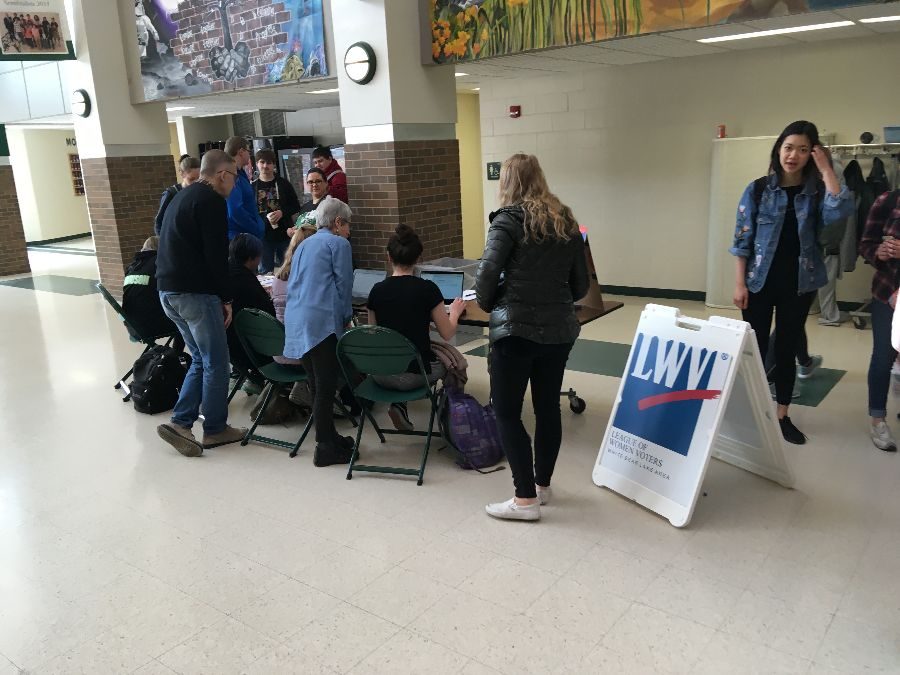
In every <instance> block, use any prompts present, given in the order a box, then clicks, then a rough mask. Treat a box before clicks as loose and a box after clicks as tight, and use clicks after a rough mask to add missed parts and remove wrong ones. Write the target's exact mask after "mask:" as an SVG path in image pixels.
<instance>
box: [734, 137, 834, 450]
mask: <svg viewBox="0 0 900 675" xmlns="http://www.w3.org/2000/svg"><path fill="white" fill-rule="evenodd" d="M851 201H852V200H851V199H850V197H849V193H848V192H847V189H846V187H843V188H842V186H841V183H840V181H839V180H838V178H837V176H836V175H835V173H834V169H833V168H832V166H831V158H830V157H829V155H828V152H827V151H826V150H825V149H824V148H823V147H822V146H821V144H820V142H819V131H818V129H817V128H816V125H815V124H813V123H811V122H807V121H805V120H800V121H798V122H794V123H792V124H789V125H788V126H787V127H786V128H785V129H784V131H782V132H781V135H780V136H779V137H778V139H777V140H776V141H775V144H774V146H773V147H772V155H771V159H770V163H769V175H768V176H764V177H762V178H759V179H757V180H756V181H754V182H753V183H751V184H750V185H748V186H747V188H746V189H745V190H744V194H743V196H742V197H741V201H740V204H739V205H738V213H737V224H736V227H735V238H734V245H733V246H732V248H731V250H730V251H731V253H732V255H734V256H736V257H735V261H736V266H735V291H734V304H735V306H736V307H737V308H738V309H740V310H741V312H742V315H743V319H744V321H746V322H747V323H749V324H750V326H751V327H752V328H753V330H754V332H755V333H756V339H757V342H758V345H759V352H760V356H761V357H762V359H763V362H765V360H766V354H767V351H768V349H769V330H770V329H771V326H772V314H773V313H774V314H775V338H776V339H775V345H774V351H775V371H774V380H775V399H776V402H777V404H778V407H777V414H778V423H779V426H780V427H781V434H782V436H783V437H784V440H786V441H787V442H788V443H794V444H797V445H802V444H803V443H805V442H806V436H805V435H804V434H803V433H802V432H801V431H800V430H799V429H797V427H796V426H794V423H793V422H792V421H791V418H790V416H789V415H788V407H789V406H790V404H791V396H792V392H793V389H794V381H795V378H796V372H797V371H796V364H795V357H796V354H797V351H798V348H799V347H800V344H801V340H802V339H803V331H804V325H805V323H806V317H807V315H808V314H809V308H810V305H811V304H812V301H813V297H814V296H815V292H816V290H817V289H818V288H821V287H822V286H824V285H825V283H826V282H827V275H826V272H825V262H824V259H823V257H822V250H821V246H820V244H819V236H820V234H821V232H822V230H823V228H824V227H825V226H826V225H828V224H830V223H832V222H838V221H839V220H840V219H841V218H846V216H847V215H848V214H849V206H850V204H851Z"/></svg>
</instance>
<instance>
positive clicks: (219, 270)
mask: <svg viewBox="0 0 900 675" xmlns="http://www.w3.org/2000/svg"><path fill="white" fill-rule="evenodd" d="M236 176H237V173H236V170H235V165H234V160H232V159H231V158H230V157H229V156H228V155H227V154H225V153H224V152H222V151H221V150H210V151H209V152H207V153H206V154H205V155H203V162H202V164H201V166H200V180H199V181H198V182H196V183H194V184H193V185H190V186H188V187H186V188H184V189H183V190H181V192H179V193H178V194H177V195H176V196H175V198H174V199H173V200H172V203H171V204H170V205H169V208H168V209H167V210H166V214H165V218H164V220H163V228H162V236H161V237H160V240H159V254H158V256H157V261H156V278H157V286H158V288H159V296H160V300H161V301H162V306H163V310H164V311H165V313H166V315H167V316H168V317H169V318H170V319H172V321H173V322H174V323H175V325H176V326H178V330H179V331H180V332H181V335H182V337H183V338H184V341H185V343H186V344H187V347H188V349H189V350H190V352H191V357H192V358H193V361H192V363H191V367H190V369H189V370H188V373H187V376H186V377H185V379H184V385H183V386H182V388H181V393H180V395H179V396H178V402H177V403H176V404H175V410H174V411H173V413H172V421H171V423H169V424H161V425H159V427H157V433H159V435H160V437H161V438H162V439H163V440H165V441H166V442H168V443H170V444H171V445H172V446H173V447H174V448H175V449H176V450H178V452H180V453H181V454H182V455H185V456H187V457H197V456H199V455H201V454H203V450H204V448H213V447H216V446H219V445H225V444H227V443H234V442H236V441H239V440H241V439H242V438H243V437H244V434H245V433H246V429H235V428H233V427H230V426H228V376H229V374H230V372H231V368H230V365H229V360H228V343H227V339H226V337H225V330H226V328H228V326H229V325H230V324H231V316H232V315H231V296H230V294H229V290H228V289H229V286H228V210H227V208H226V205H225V199H226V198H227V197H228V195H229V193H230V192H231V190H232V188H233V187H234V181H235V178H236ZM201 410H202V412H203V418H204V419H203V442H202V443H201V442H199V441H197V439H196V438H195V437H194V434H193V432H192V431H191V428H192V427H193V425H194V422H196V421H197V418H198V417H199V416H200V412H201Z"/></svg>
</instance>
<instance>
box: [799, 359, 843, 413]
mask: <svg viewBox="0 0 900 675" xmlns="http://www.w3.org/2000/svg"><path fill="white" fill-rule="evenodd" d="M846 374H847V371H846V370H835V369H833V368H818V369H817V370H816V372H815V375H813V376H812V377H810V378H809V379H807V380H801V379H799V378H798V379H797V384H796V386H795V390H796V391H797V392H798V393H799V394H800V398H795V399H794V400H793V401H791V405H805V406H809V407H810V408H815V407H816V406H817V405H819V404H820V403H821V402H822V401H824V400H825V397H826V396H828V393H829V392H830V391H831V390H832V389H834V385H836V384H837V383H838V382H840V381H841V378H842V377H843V376H844V375H846Z"/></svg>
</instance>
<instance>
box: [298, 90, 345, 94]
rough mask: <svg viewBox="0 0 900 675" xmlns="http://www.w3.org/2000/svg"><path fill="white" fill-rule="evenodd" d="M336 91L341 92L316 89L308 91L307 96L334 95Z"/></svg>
mask: <svg viewBox="0 0 900 675" xmlns="http://www.w3.org/2000/svg"><path fill="white" fill-rule="evenodd" d="M336 91H340V90H339V89H316V90H315V91H308V92H306V93H307V94H333V93H334V92H336Z"/></svg>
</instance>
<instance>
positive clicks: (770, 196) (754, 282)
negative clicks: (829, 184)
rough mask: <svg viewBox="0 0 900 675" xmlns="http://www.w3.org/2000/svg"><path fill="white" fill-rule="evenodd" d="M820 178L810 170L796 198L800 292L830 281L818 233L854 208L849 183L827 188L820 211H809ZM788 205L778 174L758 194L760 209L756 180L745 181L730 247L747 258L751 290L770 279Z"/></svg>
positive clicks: (732, 251)
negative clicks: (837, 188)
mask: <svg viewBox="0 0 900 675" xmlns="http://www.w3.org/2000/svg"><path fill="white" fill-rule="evenodd" d="M816 192H817V180H816V178H815V177H814V176H810V178H809V180H807V182H806V185H804V186H803V190H802V191H801V192H800V194H798V195H797V197H796V198H795V199H794V208H795V210H796V213H797V229H798V232H799V235H800V258H799V261H798V263H799V264H798V270H797V271H798V278H797V292H798V293H808V292H809V291H814V290H816V289H819V288H821V287H822V286H824V285H825V284H826V283H827V282H828V274H827V273H826V271H825V259H824V258H823V256H822V247H821V246H820V245H819V234H820V233H821V232H822V229H823V228H824V227H826V226H828V225H830V224H831V223H834V222H837V221H839V220H842V219H845V218H847V217H848V216H849V215H850V213H851V212H852V211H853V209H854V200H853V196H852V195H851V193H850V191H849V190H848V189H847V186H846V185H841V192H840V194H838V195H833V194H831V193H828V192H826V193H825V197H824V198H823V199H821V201H820V202H819V203H820V204H821V207H820V209H819V210H820V213H817V214H810V209H811V208H813V207H814V205H815V204H816V201H817V200H816ZM786 210H787V192H785V191H784V190H783V189H782V188H781V187H780V186H779V185H778V176H777V175H775V174H772V175H771V176H769V183H768V185H767V186H766V189H765V190H763V194H762V197H761V198H760V200H759V211H758V212H757V204H756V201H755V199H754V194H753V183H750V185H748V186H747V189H746V190H744V194H743V196H742V197H741V201H740V203H739V204H738V210H737V225H736V227H735V229H734V245H733V246H732V247H731V248H730V249H728V252H729V253H731V255H735V256H740V257H742V258H747V276H746V283H747V290H748V291H750V292H751V293H758V292H759V291H761V290H762V287H763V285H764V284H765V283H766V277H767V276H768V274H769V266H770V265H771V264H772V259H773V258H774V257H775V249H776V248H778V240H779V238H780V237H781V227H782V225H783V224H784V214H785V211H786Z"/></svg>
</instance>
